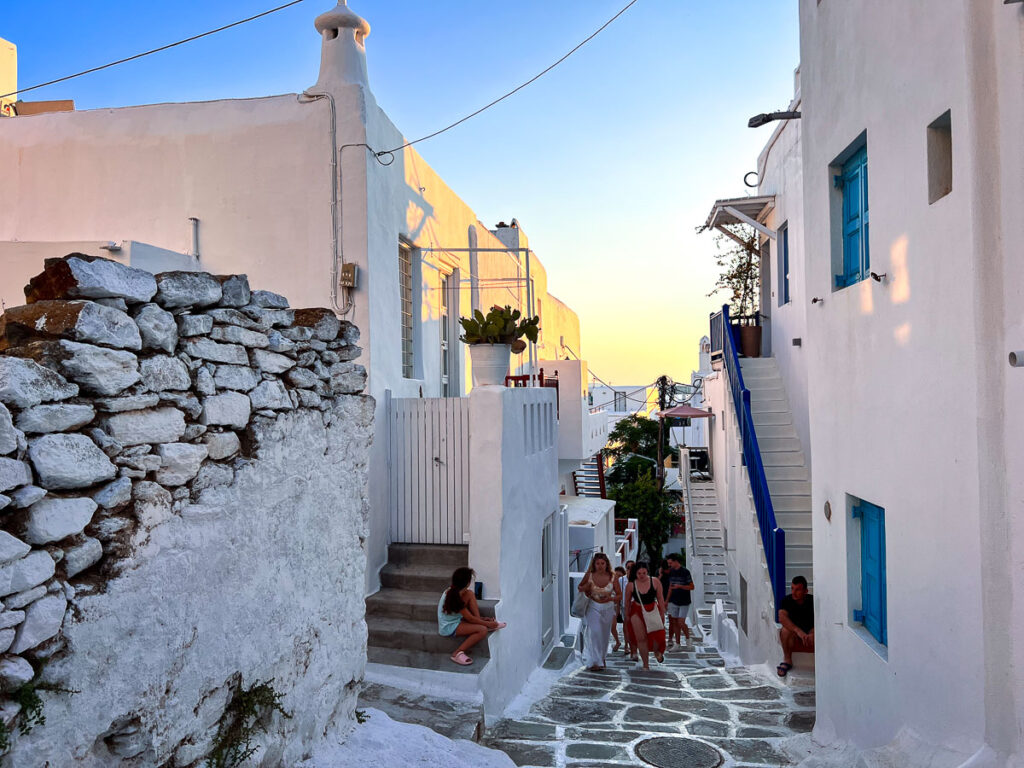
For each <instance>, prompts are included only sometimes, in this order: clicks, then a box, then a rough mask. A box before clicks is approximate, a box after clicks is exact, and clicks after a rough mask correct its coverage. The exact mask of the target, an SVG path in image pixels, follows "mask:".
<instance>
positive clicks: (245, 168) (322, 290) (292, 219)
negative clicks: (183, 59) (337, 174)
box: [0, 95, 332, 306]
mask: <svg viewBox="0 0 1024 768" xmlns="http://www.w3.org/2000/svg"><path fill="white" fill-rule="evenodd" d="M331 154H332V148H331V145H330V134H329V115H328V111H327V105H326V103H317V104H300V103H299V102H298V99H297V97H296V96H295V95H286V96H273V97H269V98H265V99H244V100H233V101H215V102H202V103H189V104H158V105H152V106H144V107H127V108H124V109H99V110H90V111H84V112H66V113H53V114H45V115H35V116H29V117H17V118H12V119H8V120H3V121H2V122H0V174H2V175H3V177H4V178H5V179H7V183H6V184H4V185H0V240H9V241H14V240H19V241H44V242H45V241H83V240H96V241H107V240H116V241H121V240H138V241H142V242H146V243H149V244H151V245H155V246H158V247H161V248H167V249H170V250H172V251H178V252H181V253H187V252H189V251H190V249H191V246H192V243H191V229H190V224H189V221H188V218H189V217H190V216H195V217H197V218H198V219H199V221H200V224H199V242H200V254H201V260H200V262H201V265H202V266H203V267H204V268H205V269H207V270H209V271H211V272H216V273H222V274H231V273H242V272H244V273H248V274H249V276H250V280H251V282H252V284H253V286H254V287H256V288H272V289H273V290H275V291H277V292H279V293H282V294H284V295H286V296H288V297H289V298H290V299H291V300H292V301H293V303H294V304H295V305H296V306H328V301H329V288H330V286H329V280H328V275H329V273H330V262H331V212H330V198H331V191H330V180H331V177H330V160H331ZM96 255H104V254H103V253H102V252H100V253H98V254H96ZM36 271H38V270H36ZM33 274H34V272H33Z"/></svg>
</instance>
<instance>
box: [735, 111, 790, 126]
mask: <svg viewBox="0 0 1024 768" xmlns="http://www.w3.org/2000/svg"><path fill="white" fill-rule="evenodd" d="M799 119H800V113H799V112H767V113H765V112H762V113H761V114H759V115H754V116H753V117H752V118H750V119H749V120H748V121H747V128H760V127H761V126H762V125H768V123H770V122H772V121H773V120H799Z"/></svg>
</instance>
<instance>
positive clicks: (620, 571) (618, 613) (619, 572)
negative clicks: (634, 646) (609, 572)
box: [612, 565, 628, 653]
mask: <svg viewBox="0 0 1024 768" xmlns="http://www.w3.org/2000/svg"><path fill="white" fill-rule="evenodd" d="M625 575H626V569H625V568H623V567H622V566H621V565H616V566H615V583H616V584H617V585H618V587H619V591H618V592H617V593H616V594H617V595H619V599H618V600H616V601H615V620H614V621H612V639H613V640H614V641H615V645H614V646H613V647H612V653H615V652H616V651H617V650H619V648H621V647H622V644H623V643H626V627H625V626H623V627H622V640H621V641H620V640H619V631H618V626H617V625H619V624H623V623H624V622H623V618H622V597H621V595H622V582H623V579H624V577H625ZM627 647H628V644H627ZM627 652H628V651H627Z"/></svg>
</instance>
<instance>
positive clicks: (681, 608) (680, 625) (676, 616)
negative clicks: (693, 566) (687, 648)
mask: <svg viewBox="0 0 1024 768" xmlns="http://www.w3.org/2000/svg"><path fill="white" fill-rule="evenodd" d="M666 559H667V560H668V566H669V573H668V595H666V599H667V601H668V641H669V643H672V642H675V643H676V644H677V645H679V644H681V643H682V639H681V638H680V633H682V634H683V635H685V636H686V641H687V642H689V640H690V628H689V627H688V626H686V619H687V617H688V616H689V615H690V592H692V591H693V587H694V585H693V576H692V575H691V574H690V572H689V571H688V570H687V569H686V568H685V567H684V566H683V559H682V556H680V555H677V554H671V555H669V556H668V558H666Z"/></svg>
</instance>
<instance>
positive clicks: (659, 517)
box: [608, 469, 678, 572]
mask: <svg viewBox="0 0 1024 768" xmlns="http://www.w3.org/2000/svg"><path fill="white" fill-rule="evenodd" d="M608 498H610V499H612V500H614V501H615V515H616V517H625V518H629V517H635V518H636V520H637V526H638V533H639V535H640V542H641V543H642V544H643V545H644V547H646V549H647V556H648V559H649V560H650V566H651V570H652V572H653V571H654V570H655V569H657V567H658V566H659V565H660V564H661V550H662V547H664V546H665V543H666V542H667V541H668V538H669V533H670V531H671V528H672V525H673V524H674V523H676V522H677V520H678V518H677V516H676V514H675V513H674V512H673V511H672V498H671V497H670V496H669V495H668V494H667V493H665V492H664V491H660V490H658V483H657V481H655V479H654V477H653V475H652V472H651V470H650V469H648V470H646V471H642V472H641V473H640V474H639V476H638V477H637V478H636V480H635V481H633V482H631V483H613V484H611V485H610V486H609V487H608Z"/></svg>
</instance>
